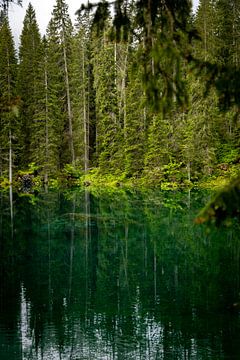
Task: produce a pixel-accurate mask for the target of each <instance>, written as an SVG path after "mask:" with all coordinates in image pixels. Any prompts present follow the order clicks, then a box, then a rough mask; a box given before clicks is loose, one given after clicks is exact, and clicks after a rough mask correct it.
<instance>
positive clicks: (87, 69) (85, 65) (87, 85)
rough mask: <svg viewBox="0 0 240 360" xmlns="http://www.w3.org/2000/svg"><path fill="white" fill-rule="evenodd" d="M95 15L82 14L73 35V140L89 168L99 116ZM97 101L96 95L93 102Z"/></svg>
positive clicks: (78, 156) (82, 164)
mask: <svg viewBox="0 0 240 360" xmlns="http://www.w3.org/2000/svg"><path fill="white" fill-rule="evenodd" d="M91 23H92V20H91V15H90V14H89V12H86V13H84V14H82V15H79V16H78V18H77V24H76V33H75V35H74V38H73V47H72V65H71V73H72V79H71V86H72V95H73V102H72V103H73V118H74V124H73V140H74V148H75V153H76V164H77V165H79V166H80V168H81V169H82V170H84V171H85V172H86V171H87V170H88V169H89V166H90V153H91V150H90V147H91V145H92V144H91V133H90V132H91V126H92V125H93V123H94V120H95V119H92V116H91V109H90V108H91V104H90V96H91V92H92V87H93V83H92V81H91V71H92V70H91V67H92V66H91V51H90V46H91V45H90V43H91ZM93 105H94V99H93V101H92V106H93Z"/></svg>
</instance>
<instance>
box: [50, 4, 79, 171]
mask: <svg viewBox="0 0 240 360" xmlns="http://www.w3.org/2000/svg"><path fill="white" fill-rule="evenodd" d="M72 33H73V27H72V23H71V19H70V17H69V13H68V6H67V4H66V3H65V1H64V0H57V1H56V4H55V6H54V8H53V12H52V18H51V20H50V23H49V26H48V35H47V40H48V43H49V51H50V53H51V55H52V57H51V56H49V62H51V65H50V66H51V67H52V69H53V71H54V65H55V67H56V66H57V69H56V70H57V71H58V84H57V83H55V84H53V85H54V86H57V87H58V89H59V93H58V94H57V96H58V98H59V99H62V104H61V111H62V116H63V124H62V126H63V128H64V134H63V138H62V147H61V150H60V152H61V156H60V157H61V163H62V165H63V164H64V163H72V165H75V148H74V140H73V121H74V119H73V112H72V91H71V80H70V79H71V74H70V59H71V51H72ZM56 70H55V72H56ZM56 75H57V74H56ZM56 80H57V77H55V81H56ZM50 85H51V84H50Z"/></svg>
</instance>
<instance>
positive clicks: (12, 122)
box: [0, 17, 19, 183]
mask: <svg viewBox="0 0 240 360" xmlns="http://www.w3.org/2000/svg"><path fill="white" fill-rule="evenodd" d="M16 73H17V60H16V55H15V49H14V42H13V37H12V33H11V30H10V27H9V23H8V19H7V17H5V18H4V20H3V23H2V24H1V26H0V128H1V132H0V176H3V175H5V176H6V175H8V178H9V181H10V183H12V179H13V174H12V172H13V166H14V163H16V162H17V155H18V153H17V140H18V135H19V133H18V130H19V129H18V126H19V124H18V120H17V116H16V115H17V105H18V104H17V103H18V99H17V97H16Z"/></svg>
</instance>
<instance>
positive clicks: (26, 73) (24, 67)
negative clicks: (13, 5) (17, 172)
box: [18, 3, 42, 167]
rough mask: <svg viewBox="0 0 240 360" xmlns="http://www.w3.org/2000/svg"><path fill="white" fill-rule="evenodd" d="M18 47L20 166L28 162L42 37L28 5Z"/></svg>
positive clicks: (30, 6)
mask: <svg viewBox="0 0 240 360" xmlns="http://www.w3.org/2000/svg"><path fill="white" fill-rule="evenodd" d="M20 40H21V41H20V47H19V61H20V62H19V73H18V93H19V95H20V97H21V109H20V117H21V122H22V135H23V137H22V159H21V166H23V167H24V166H26V164H28V163H29V162H30V161H31V157H32V151H35V152H36V151H37V149H31V143H32V137H33V136H34V134H33V128H34V116H35V113H36V111H37V102H38V97H39V89H38V85H39V83H38V79H39V71H40V65H41V60H42V50H41V36H40V32H39V28H38V24H37V20H36V14H35V10H34V9H33V6H32V5H31V3H30V4H29V6H28V8H27V11H26V15H25V18H24V22H23V30H22V34H21V37H20Z"/></svg>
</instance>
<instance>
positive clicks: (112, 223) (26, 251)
mask: <svg viewBox="0 0 240 360" xmlns="http://www.w3.org/2000/svg"><path fill="white" fill-rule="evenodd" d="M203 197H204V196H203V194H200V193H195V194H192V195H191V198H190V194H189V193H187V194H180V193H172V194H169V193H168V194H162V193H156V192H149V193H145V194H143V193H133V194H127V193H125V192H119V193H110V194H109V193H108V194H106V193H102V194H90V193H88V192H86V191H79V192H66V193H55V192H53V193H51V192H50V193H45V194H39V195H38V196H37V197H33V196H23V197H19V196H16V195H15V196H14V197H13V198H12V197H11V198H10V199H9V196H8V194H5V193H0V204H1V211H0V235H1V241H0V247H1V253H0V275H1V284H0V359H1V360H2V359H3V360H4V359H8V360H12V359H14V360H15V359H17V360H18V359H21V360H22V359H24V360H25V359H33V360H34V359H36V360H38V359H47V360H48V359H53V360H54V359H75V360H77V359H81V360H82V359H88V360H91V359H94V360H96V359H101V360H102V359H109V360H110V359H118V360H121V359H134V360H135V359H137V360H140V359H141V360H143V359H146V360H152V359H164V360H168V359H169V360H172V359H177V360H179V359H180V360H181V359H198V360H201V359H203V360H205V359H211V360H212V359H229V360H230V359H231V360H232V359H239V358H240V349H239V345H238V344H239V340H240V332H239V330H240V329H239V328H240V319H239V315H238V306H239V305H238V304H239V302H240V299H239V250H240V246H239V235H238V234H239V226H238V225H237V224H235V225H234V226H233V227H231V228H229V229H211V231H210V232H209V231H207V229H206V228H204V227H201V226H194V225H193V221H192V219H193V217H194V214H196V212H197V210H198V209H199V208H200V207H201V206H202V203H203V202H204V201H205V200H206V199H205V198H203ZM9 200H10V201H9ZM201 201H202V203H201Z"/></svg>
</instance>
